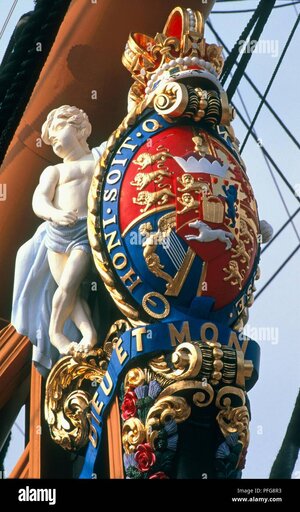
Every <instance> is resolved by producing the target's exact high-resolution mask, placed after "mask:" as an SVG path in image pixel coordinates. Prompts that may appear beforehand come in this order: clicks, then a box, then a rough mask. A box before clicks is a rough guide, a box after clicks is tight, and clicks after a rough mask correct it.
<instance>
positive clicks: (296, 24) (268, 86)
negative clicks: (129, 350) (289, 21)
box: [240, 14, 300, 153]
mask: <svg viewBox="0 0 300 512" xmlns="http://www.w3.org/2000/svg"><path fill="white" fill-rule="evenodd" d="M299 21H300V14H299V15H298V17H297V20H296V22H295V24H294V26H293V29H292V31H291V33H290V35H289V37H288V40H287V42H286V44H285V47H284V49H283V51H282V53H281V55H280V58H279V61H278V63H277V66H276V67H275V69H274V71H273V74H272V76H271V79H270V81H269V83H268V85H267V88H266V90H265V92H264V94H263V97H262V99H261V102H260V104H259V106H258V108H257V110H256V112H255V115H254V118H253V119H252V122H251V125H250V128H249V129H248V133H247V134H246V137H245V139H244V141H243V144H242V146H241V149H240V152H241V153H242V152H243V149H244V147H245V145H246V142H247V140H248V138H249V136H250V131H251V130H252V128H253V126H254V124H255V122H256V120H257V118H258V116H259V113H260V111H261V109H262V107H263V104H264V101H265V99H266V97H267V95H268V93H269V91H270V89H271V87H272V84H273V82H274V80H275V78H276V75H277V73H278V71H279V68H280V66H281V64H282V61H283V59H284V56H285V54H286V52H287V50H288V48H289V46H290V44H291V41H292V39H293V36H294V34H295V32H296V29H297V27H298V24H299Z"/></svg>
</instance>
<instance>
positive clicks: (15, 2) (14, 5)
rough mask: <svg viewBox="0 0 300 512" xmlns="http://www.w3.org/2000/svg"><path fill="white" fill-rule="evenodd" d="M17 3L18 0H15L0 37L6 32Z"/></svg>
mask: <svg viewBox="0 0 300 512" xmlns="http://www.w3.org/2000/svg"><path fill="white" fill-rule="evenodd" d="M17 3H18V0H14V2H13V4H12V6H11V8H10V11H9V13H8V15H7V17H6V20H5V22H4V23H3V26H2V29H1V30H0V39H1V37H2V36H3V34H4V32H5V29H6V27H7V25H8V23H9V20H10V18H11V17H12V14H13V12H14V10H15V8H16V7H17Z"/></svg>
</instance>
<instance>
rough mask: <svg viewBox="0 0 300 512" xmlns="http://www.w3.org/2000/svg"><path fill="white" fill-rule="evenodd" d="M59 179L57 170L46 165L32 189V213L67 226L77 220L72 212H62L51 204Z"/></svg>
mask: <svg viewBox="0 0 300 512" xmlns="http://www.w3.org/2000/svg"><path fill="white" fill-rule="evenodd" d="M58 181H59V172H58V169H57V168H56V167H55V166H49V167H46V169H45V170H44V171H43V172H42V174H41V177H40V182H39V184H38V186H37V188H36V189H35V191H34V194H33V198H32V208H33V211H34V213H35V214H36V215H37V216H38V217H40V218H42V219H44V220H49V221H53V222H55V223H57V224H60V225H62V226H67V225H68V224H71V223H72V222H75V221H76V220H77V215H76V213H74V212H64V211H63V210H60V209H58V208H55V206H53V199H54V196H55V189H56V187H57V184H58Z"/></svg>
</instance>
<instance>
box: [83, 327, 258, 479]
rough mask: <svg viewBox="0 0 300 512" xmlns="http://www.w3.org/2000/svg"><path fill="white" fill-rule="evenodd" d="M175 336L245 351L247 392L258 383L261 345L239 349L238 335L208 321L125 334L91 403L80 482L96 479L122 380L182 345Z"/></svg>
mask: <svg viewBox="0 0 300 512" xmlns="http://www.w3.org/2000/svg"><path fill="white" fill-rule="evenodd" d="M174 332H175V333H176V332H177V334H179V335H180V333H181V334H182V333H183V332H184V333H187V332H188V333H189V336H190V339H191V340H201V341H202V342H205V341H206V342H209V341H218V342H219V343H221V344H222V345H228V346H233V347H234V348H236V349H237V350H243V351H244V357H245V359H248V360H251V361H252V363H253V367H254V369H253V374H252V377H251V379H250V380H249V381H247V389H250V388H251V387H253V385H254V384H255V382H256V381H257V379H258V371H259V358H260V347H259V345H258V344H257V343H256V342H255V341H253V340H250V339H249V338H245V339H244V340H243V343H242V346H240V344H239V341H238V337H237V334H236V333H235V332H234V331H232V330H231V329H229V328H228V327H226V326H224V325H221V324H217V323H216V322H214V323H212V322H208V321H207V320H199V319H197V320H195V318H185V320H184V321H182V320H181V321H175V322H172V323H159V324H153V325H147V326H145V327H138V328H136V329H132V330H129V331H126V332H125V333H124V334H122V336H120V338H119V340H118V342H117V344H116V346H115V348H114V350H113V353H112V355H111V359H110V362H109V365H108V368H107V371H106V374H105V376H104V378H103V380H102V382H101V384H100V386H99V387H98V389H97V391H96V393H95V395H94V397H93V400H92V404H91V416H90V435H89V439H90V441H89V444H88V447H87V451H86V455H85V461H84V465H83V469H82V471H81V474H80V477H79V478H95V477H96V475H95V469H94V468H95V462H96V458H97V455H98V452H99V449H100V446H101V437H102V431H103V424H104V420H105V417H106V415H107V413H108V412H109V406H110V403H111V402H112V399H113V398H114V396H115V393H116V391H117V389H118V387H119V384H120V382H121V379H122V377H124V374H125V373H126V371H128V370H129V369H130V367H133V365H134V364H142V363H139V361H140V360H141V358H143V357H144V356H147V357H149V356H150V357H154V356H155V355H157V354H159V353H161V352H171V351H173V350H174V349H175V348H176V346H177V344H179V342H178V341H177V343H176V336H174ZM200 332H201V336H200ZM183 341H189V339H187V337H185V339H184V340H183Z"/></svg>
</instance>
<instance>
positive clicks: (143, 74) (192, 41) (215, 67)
mask: <svg viewBox="0 0 300 512" xmlns="http://www.w3.org/2000/svg"><path fill="white" fill-rule="evenodd" d="M203 34H204V21H203V16H202V14H201V13H200V12H199V11H194V10H192V9H183V8H181V7H176V8H175V9H173V11H172V12H171V14H170V15H169V17H168V20H167V23H166V25H165V27H164V30H163V32H162V33H158V34H156V36H155V37H154V38H153V37H150V36H147V35H144V34H140V33H131V34H130V36H129V39H128V42H127V45H126V48H125V52H124V54H123V57H122V62H123V64H124V66H125V67H126V68H127V69H128V70H129V71H130V73H131V75H132V77H133V78H134V80H135V83H134V84H133V86H132V94H133V96H135V99H137V97H141V96H145V95H148V94H149V93H150V92H151V91H152V90H153V89H154V88H155V87H156V85H157V83H159V82H160V80H162V79H163V78H168V77H172V75H174V74H176V73H178V72H181V71H185V70H188V69H190V70H196V69H197V70H202V71H206V72H209V73H211V74H213V75H215V77H218V76H219V75H220V73H221V71H222V68H223V64H224V59H223V57H222V55H221V54H222V47H221V46H217V45H216V44H207V43H206V41H205V39H204V37H203Z"/></svg>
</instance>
